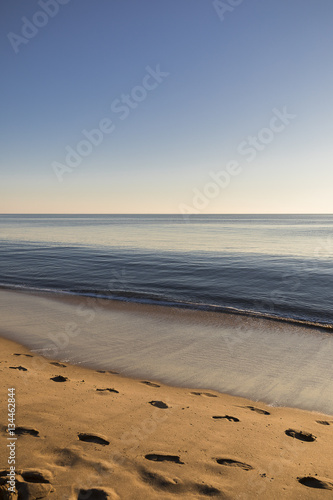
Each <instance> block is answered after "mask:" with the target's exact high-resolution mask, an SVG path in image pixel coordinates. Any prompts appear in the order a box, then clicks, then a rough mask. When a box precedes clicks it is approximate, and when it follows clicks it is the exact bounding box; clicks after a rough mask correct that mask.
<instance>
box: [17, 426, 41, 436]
mask: <svg viewBox="0 0 333 500" xmlns="http://www.w3.org/2000/svg"><path fill="white" fill-rule="evenodd" d="M25 434H28V435H30V436H34V437H39V431H37V430H36V429H30V428H28V427H16V429H15V435H17V436H24V435H25Z"/></svg>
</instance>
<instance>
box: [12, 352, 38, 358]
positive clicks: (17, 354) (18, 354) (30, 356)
mask: <svg viewBox="0 0 333 500" xmlns="http://www.w3.org/2000/svg"><path fill="white" fill-rule="evenodd" d="M13 356H25V357H27V358H33V355H32V354H21V353H18V352H15V353H14V354H13Z"/></svg>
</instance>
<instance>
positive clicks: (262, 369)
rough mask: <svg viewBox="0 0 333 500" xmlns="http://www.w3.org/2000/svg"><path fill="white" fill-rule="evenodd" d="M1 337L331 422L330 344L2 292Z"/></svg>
mask: <svg viewBox="0 0 333 500" xmlns="http://www.w3.org/2000/svg"><path fill="white" fill-rule="evenodd" d="M0 316H1V331H0V334H1V335H2V336H4V337H6V338H8V339H10V340H14V341H16V342H18V343H20V344H23V345H25V346H26V347H29V348H30V349H32V350H34V351H36V352H38V353H39V354H42V355H45V356H49V357H50V358H55V359H61V360H63V361H66V362H69V363H71V364H82V365H84V366H87V367H89V368H95V369H99V368H101V369H115V370H117V371H118V372H120V373H122V374H123V375H125V376H129V377H135V378H139V377H148V378H152V379H154V378H155V379H158V380H160V381H162V382H163V383H165V384H167V385H172V386H182V387H192V388H193V389H195V388H198V387H199V388H200V387H201V388H210V389H214V390H217V391H219V392H223V393H228V394H232V395H235V396H242V397H248V398H250V399H253V400H260V401H264V402H266V403H268V404H271V405H274V406H288V407H298V408H302V409H307V410H311V411H312V410H315V411H320V412H323V413H328V414H332V415H333V364H332V359H333V335H332V333H329V332H324V331H321V330H318V329H313V328H304V327H301V326H295V325H288V324H286V323H283V322H278V321H276V322H275V321H267V320H265V319H256V318H250V317H246V316H237V315H233V314H223V313H213V312H204V311H196V310H184V309H179V308H172V307H162V306H156V305H143V304H135V303H128V302H120V301H114V300H102V299H94V298H89V297H83V296H73V295H60V294H58V295H56V294H51V293H50V294H44V295H33V294H31V293H23V292H21V293H19V292H16V291H5V290H0Z"/></svg>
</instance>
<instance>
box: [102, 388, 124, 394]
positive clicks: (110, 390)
mask: <svg viewBox="0 0 333 500" xmlns="http://www.w3.org/2000/svg"><path fill="white" fill-rule="evenodd" d="M96 391H99V392H105V391H109V392H115V393H116V394H119V391H116V389H111V388H109V387H107V388H106V389H96Z"/></svg>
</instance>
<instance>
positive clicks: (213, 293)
mask: <svg viewBox="0 0 333 500" xmlns="http://www.w3.org/2000/svg"><path fill="white" fill-rule="evenodd" d="M332 257H333V216H332V215H193V216H189V217H187V218H184V217H183V216H181V215H75V216H73V215H59V216H56V215H53V216H48V215H43V216H39V215H38V216H37V215H36V216H33V215H24V216H20V215H1V216H0V287H2V288H20V289H25V290H27V291H28V290H44V291H47V290H48V291H53V292H57V293H60V294H64V293H71V294H75V295H87V296H95V297H104V298H110V299H119V300H126V301H136V302H143V303H151V304H154V303H156V304H168V305H178V306H182V307H191V308H194V309H206V310H219V311H230V312H240V313H244V314H255V315H259V316H273V317H276V318H280V319H287V320H293V321H296V322H298V321H299V322H305V323H310V324H312V323H314V324H322V325H326V326H328V328H330V327H332V326H333V310H332V299H333V266H332V262H333V259H332Z"/></svg>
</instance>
